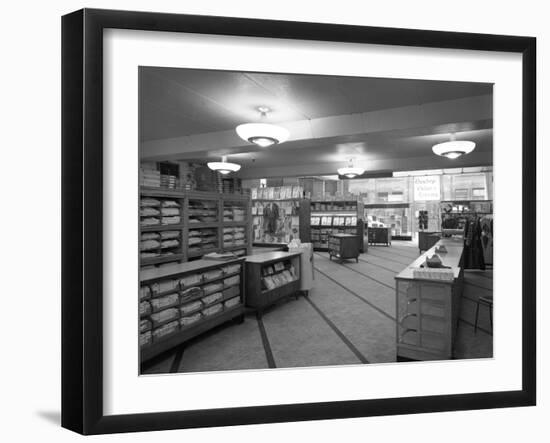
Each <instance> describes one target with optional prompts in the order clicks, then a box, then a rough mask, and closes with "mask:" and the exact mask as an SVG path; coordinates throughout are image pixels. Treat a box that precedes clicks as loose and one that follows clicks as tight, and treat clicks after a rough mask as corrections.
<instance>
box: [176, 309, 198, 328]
mask: <svg viewBox="0 0 550 443" xmlns="http://www.w3.org/2000/svg"><path fill="white" fill-rule="evenodd" d="M201 318H202V313H200V312H195V313H194V314H191V315H186V316H185V317H181V318H180V325H181V326H182V327H184V326H189V325H192V324H193V323H196V322H197V321H199V320H200V319H201Z"/></svg>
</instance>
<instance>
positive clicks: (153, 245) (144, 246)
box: [139, 239, 160, 251]
mask: <svg viewBox="0 0 550 443" xmlns="http://www.w3.org/2000/svg"><path fill="white" fill-rule="evenodd" d="M159 247H160V242H159V241H158V240H143V239H142V240H141V242H140V243H139V250H140V251H150V250H151V249H158V248H159Z"/></svg>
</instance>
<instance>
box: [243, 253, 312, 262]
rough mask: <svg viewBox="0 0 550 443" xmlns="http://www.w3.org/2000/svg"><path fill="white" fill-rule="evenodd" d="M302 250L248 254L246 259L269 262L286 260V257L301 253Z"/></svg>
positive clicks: (248, 260) (247, 260)
mask: <svg viewBox="0 0 550 443" xmlns="http://www.w3.org/2000/svg"><path fill="white" fill-rule="evenodd" d="M301 254H302V253H301V252H283V251H273V252H264V253H262V254H255V255H247V256H246V257H245V260H246V262H247V263H268V262H273V261H279V260H284V259H285V258H291V257H296V256H298V255H301Z"/></svg>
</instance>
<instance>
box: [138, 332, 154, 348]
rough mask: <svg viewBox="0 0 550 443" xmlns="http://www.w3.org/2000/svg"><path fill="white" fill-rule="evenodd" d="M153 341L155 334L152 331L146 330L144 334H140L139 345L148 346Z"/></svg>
mask: <svg viewBox="0 0 550 443" xmlns="http://www.w3.org/2000/svg"><path fill="white" fill-rule="evenodd" d="M152 342H153V334H152V333H151V331H147V332H144V333H143V334H139V345H140V346H147V345H150V344H151V343H152Z"/></svg>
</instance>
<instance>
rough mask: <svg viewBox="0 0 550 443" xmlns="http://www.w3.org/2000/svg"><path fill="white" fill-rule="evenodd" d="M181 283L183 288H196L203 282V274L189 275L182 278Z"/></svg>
mask: <svg viewBox="0 0 550 443" xmlns="http://www.w3.org/2000/svg"><path fill="white" fill-rule="evenodd" d="M179 282H180V285H181V286H182V287H183V288H190V287H192V286H196V285H198V284H199V283H201V282H202V274H188V275H186V276H185V277H182V278H180V281H179Z"/></svg>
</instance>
